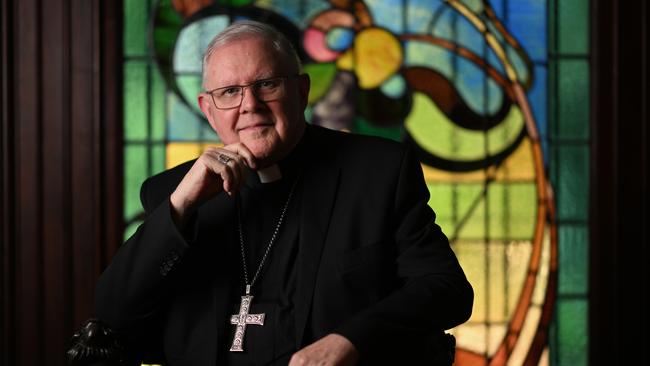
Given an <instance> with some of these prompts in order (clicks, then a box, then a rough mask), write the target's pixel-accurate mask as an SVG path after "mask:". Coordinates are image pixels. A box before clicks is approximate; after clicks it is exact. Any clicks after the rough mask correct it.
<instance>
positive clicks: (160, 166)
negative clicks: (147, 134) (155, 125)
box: [150, 143, 166, 174]
mask: <svg viewBox="0 0 650 366" xmlns="http://www.w3.org/2000/svg"><path fill="white" fill-rule="evenodd" d="M150 154H151V174H156V173H160V172H162V171H163V170H165V162H166V156H165V145H164V144H163V143H157V144H155V145H153V146H151V151H150Z"/></svg>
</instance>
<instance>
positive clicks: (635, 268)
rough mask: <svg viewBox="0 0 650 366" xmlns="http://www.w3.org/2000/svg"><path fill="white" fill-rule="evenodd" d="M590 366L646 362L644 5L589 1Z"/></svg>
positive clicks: (648, 203)
mask: <svg viewBox="0 0 650 366" xmlns="http://www.w3.org/2000/svg"><path fill="white" fill-rule="evenodd" d="M591 6H592V7H591V10H592V22H591V24H592V32H591V35H592V38H591V47H592V51H593V52H592V54H593V60H592V76H591V78H592V83H591V85H592V91H591V92H592V97H591V115H592V124H591V125H592V130H591V136H592V154H591V212H590V216H591V219H592V220H591V228H590V267H589V268H590V309H589V320H590V323H589V327H590V333H589V344H590V363H589V364H590V365H627V364H637V363H638V362H641V363H647V361H637V360H643V359H646V360H647V358H648V356H647V354H646V353H647V345H648V344H649V343H650V336H649V335H648V331H647V330H648V329H649V328H650V321H649V314H650V312H649V311H648V309H650V278H649V277H648V273H649V272H648V267H649V266H648V263H650V256H649V254H648V246H649V245H650V212H649V209H650V198H649V196H650V132H649V131H650V116H648V105H650V99H649V98H648V85H649V82H648V71H649V69H650V65H649V62H648V45H649V42H648V22H650V6H649V5H648V2H647V1H618V2H612V1H609V0H592V1H591Z"/></svg>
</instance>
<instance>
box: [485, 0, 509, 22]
mask: <svg viewBox="0 0 650 366" xmlns="http://www.w3.org/2000/svg"><path fill="white" fill-rule="evenodd" d="M508 1H509V0H491V1H490V6H492V9H493V10H494V14H496V16H497V18H499V19H501V21H502V22H504V23H505V21H507V20H508V15H509V14H508V12H507V10H506V6H505V3H508Z"/></svg>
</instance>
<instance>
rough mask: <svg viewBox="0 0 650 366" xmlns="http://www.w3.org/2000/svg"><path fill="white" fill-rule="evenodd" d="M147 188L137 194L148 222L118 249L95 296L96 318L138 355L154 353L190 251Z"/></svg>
mask: <svg viewBox="0 0 650 366" xmlns="http://www.w3.org/2000/svg"><path fill="white" fill-rule="evenodd" d="M149 182H150V181H146V182H145V183H144V184H143V185H142V188H141V201H142V204H143V206H144V208H145V212H146V219H145V221H144V222H143V223H142V224H141V225H140V226H139V228H138V229H137V231H136V232H135V233H134V234H133V235H132V236H131V237H130V238H129V239H128V240H127V241H126V242H125V243H124V244H122V246H121V247H120V248H119V250H118V252H117V253H116V255H115V257H114V258H113V259H112V261H111V263H110V265H109V266H108V267H107V268H106V270H105V271H104V272H103V273H102V275H101V276H100V278H99V280H98V282H97V287H96V291H95V311H96V316H97V317H98V318H100V319H101V320H103V321H105V322H106V323H107V324H108V325H109V326H110V327H111V328H112V329H113V330H115V331H117V333H118V334H119V335H120V337H121V338H122V340H123V341H124V342H125V343H126V346H127V348H131V349H138V350H142V349H147V348H155V346H154V345H155V343H156V342H157V341H158V339H157V336H159V335H160V334H161V332H160V329H159V327H160V324H161V322H160V321H158V317H159V316H160V315H161V311H160V310H161V309H162V308H163V307H164V306H165V305H164V304H165V303H166V301H165V297H166V296H167V295H168V294H169V293H170V288H171V287H172V286H173V285H174V284H173V283H174V267H176V266H177V264H178V263H179V262H180V260H181V258H182V257H183V256H184V254H185V253H186V252H187V250H188V248H189V246H190V244H189V243H188V240H187V239H186V237H184V236H183V235H182V234H181V233H180V232H179V231H178V230H177V228H176V226H175V225H174V223H173V221H172V217H171V212H170V202H169V197H168V196H167V197H165V198H163V199H162V201H161V200H160V199H155V198H150V195H151V194H150V192H149V191H148V188H149V186H148V184H149ZM149 343H153V344H154V345H152V344H149Z"/></svg>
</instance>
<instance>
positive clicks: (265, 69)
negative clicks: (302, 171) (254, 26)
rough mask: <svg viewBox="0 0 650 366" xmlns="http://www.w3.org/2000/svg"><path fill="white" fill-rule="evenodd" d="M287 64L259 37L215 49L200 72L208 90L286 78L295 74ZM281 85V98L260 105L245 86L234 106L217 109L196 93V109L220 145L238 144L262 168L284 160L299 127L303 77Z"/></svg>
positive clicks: (303, 99) (306, 88) (305, 92)
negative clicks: (248, 152)
mask: <svg viewBox="0 0 650 366" xmlns="http://www.w3.org/2000/svg"><path fill="white" fill-rule="evenodd" d="M290 65H293V63H291V62H290V61H289V60H286V59H285V58H284V57H283V56H282V55H280V54H278V52H275V51H274V50H273V48H272V46H271V45H269V44H267V41H265V40H263V39H260V38H256V37H252V36H249V37H246V38H242V39H237V40H234V41H231V42H230V43H227V44H226V45H224V46H221V47H220V48H218V49H216V50H215V52H214V53H213V54H212V55H211V56H210V58H209V60H208V62H207V64H206V68H205V70H204V73H205V88H206V90H213V89H216V88H222V87H226V86H234V85H248V84H250V83H253V82H255V81H257V80H261V79H269V78H273V77H278V76H292V75H294V74H295V70H293V69H292V67H291V66H290ZM284 85H285V95H284V96H283V97H282V98H280V99H278V100H273V101H269V102H261V101H259V100H258V99H257V98H256V97H255V95H253V91H252V88H250V87H248V88H245V89H244V96H243V100H242V102H241V105H240V106H239V107H236V108H232V109H218V108H216V106H215V104H214V102H213V100H212V98H211V97H210V95H209V94H206V93H201V94H200V95H199V106H200V107H201V110H202V111H203V113H204V114H205V116H206V117H207V119H208V121H209V122H210V125H211V126H212V128H213V129H214V130H215V131H216V132H217V134H218V135H219V137H220V138H221V141H222V142H223V143H224V144H225V145H229V144H232V143H236V142H241V143H243V144H244V145H246V147H248V149H249V150H250V151H251V152H252V153H253V155H254V156H255V158H256V159H257V161H258V164H259V165H260V167H264V166H268V165H271V164H273V163H275V162H277V161H278V160H280V159H282V158H284V156H286V154H287V153H289V152H290V151H291V149H293V147H294V146H295V145H296V144H297V142H298V140H299V139H300V137H301V136H302V133H303V131H304V128H305V120H304V110H305V107H306V105H307V95H308V93H309V78H308V77H307V76H301V77H292V78H287V79H285V81H284Z"/></svg>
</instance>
